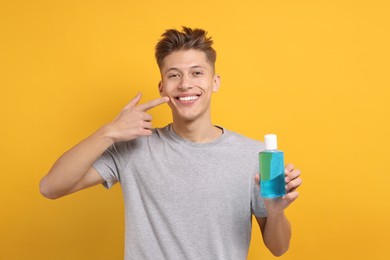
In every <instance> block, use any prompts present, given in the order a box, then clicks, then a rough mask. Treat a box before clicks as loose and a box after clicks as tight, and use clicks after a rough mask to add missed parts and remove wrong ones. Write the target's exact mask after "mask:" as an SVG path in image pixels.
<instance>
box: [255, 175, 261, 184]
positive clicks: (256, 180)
mask: <svg viewBox="0 0 390 260" xmlns="http://www.w3.org/2000/svg"><path fill="white" fill-rule="evenodd" d="M259 181H260V175H259V174H256V175H255V182H256V183H259Z"/></svg>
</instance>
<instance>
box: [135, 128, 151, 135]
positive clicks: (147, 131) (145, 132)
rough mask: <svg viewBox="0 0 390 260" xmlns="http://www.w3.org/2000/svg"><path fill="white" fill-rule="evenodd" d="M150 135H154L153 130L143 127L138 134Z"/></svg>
mask: <svg viewBox="0 0 390 260" xmlns="http://www.w3.org/2000/svg"><path fill="white" fill-rule="evenodd" d="M150 135H152V130H150V129H142V130H141V131H140V132H139V134H138V136H150Z"/></svg>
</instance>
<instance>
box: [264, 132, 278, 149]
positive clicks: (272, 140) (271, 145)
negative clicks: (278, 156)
mask: <svg viewBox="0 0 390 260" xmlns="http://www.w3.org/2000/svg"><path fill="white" fill-rule="evenodd" d="M264 142H265V150H276V149H277V148H278V141H277V137H276V135H275V134H267V135H265V136H264Z"/></svg>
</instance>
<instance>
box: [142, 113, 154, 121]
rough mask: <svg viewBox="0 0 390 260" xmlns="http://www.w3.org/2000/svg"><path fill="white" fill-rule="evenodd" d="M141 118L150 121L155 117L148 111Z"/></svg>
mask: <svg viewBox="0 0 390 260" xmlns="http://www.w3.org/2000/svg"><path fill="white" fill-rule="evenodd" d="M141 119H142V120H144V121H147V122H150V121H152V119H153V117H152V116H151V115H149V114H147V113H143V114H142V116H141Z"/></svg>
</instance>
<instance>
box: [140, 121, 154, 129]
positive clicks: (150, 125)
mask: <svg viewBox="0 0 390 260" xmlns="http://www.w3.org/2000/svg"><path fill="white" fill-rule="evenodd" d="M142 126H143V128H144V129H152V123H150V122H147V121H144V122H143V124H142Z"/></svg>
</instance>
